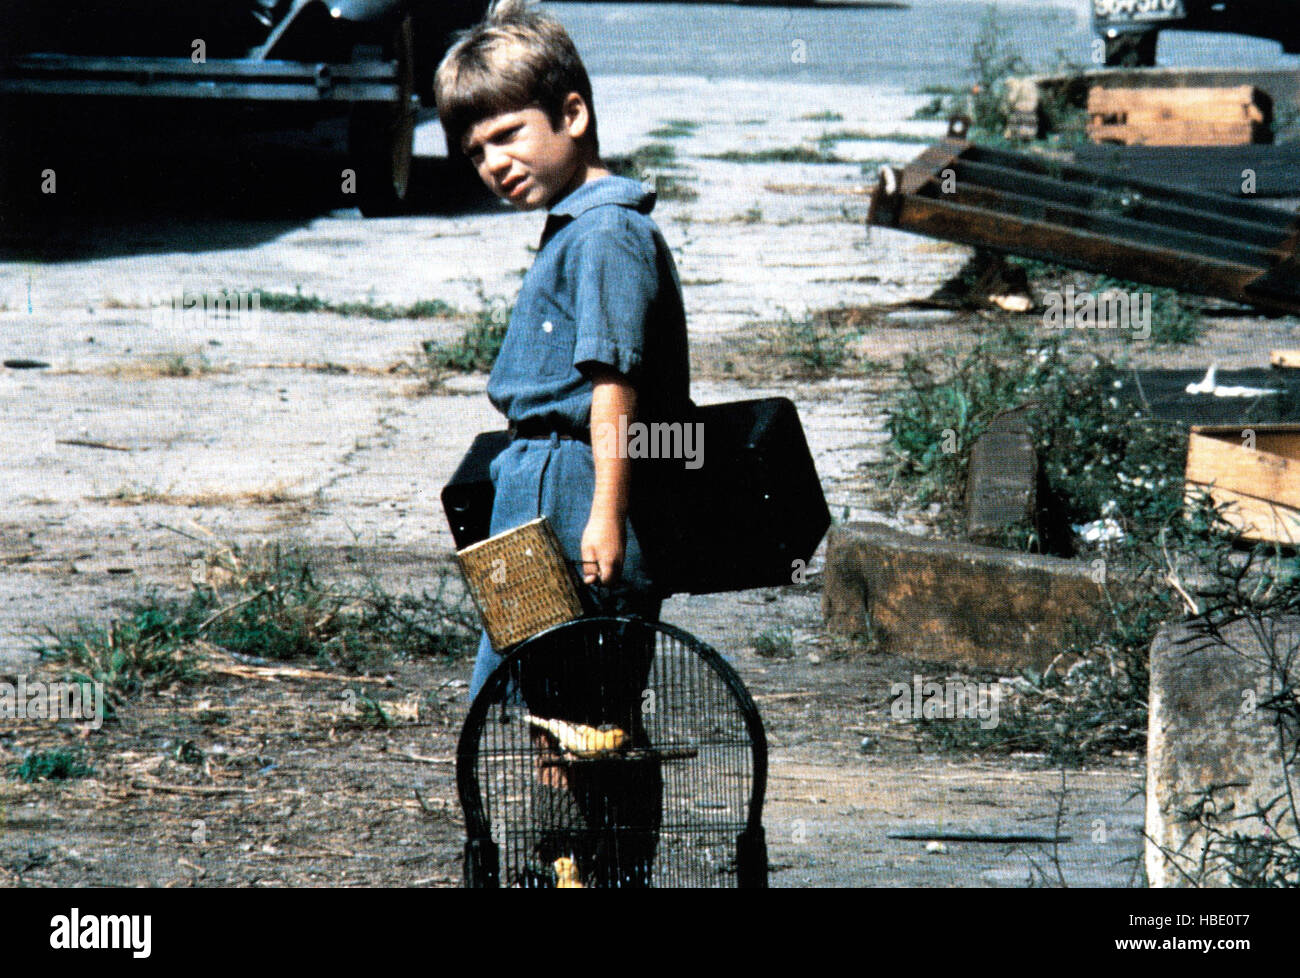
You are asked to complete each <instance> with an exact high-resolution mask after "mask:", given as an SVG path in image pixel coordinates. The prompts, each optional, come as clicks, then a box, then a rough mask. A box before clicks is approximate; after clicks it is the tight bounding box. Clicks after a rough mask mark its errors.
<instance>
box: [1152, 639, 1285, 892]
mask: <svg viewBox="0 0 1300 978" xmlns="http://www.w3.org/2000/svg"><path fill="white" fill-rule="evenodd" d="M1265 624H1266V625H1267V626H1268V627H1269V628H1271V629H1272V632H1273V640H1272V642H1271V644H1272V645H1273V647H1274V648H1275V649H1277V650H1278V651H1280V652H1281V653H1283V654H1284V655H1285V654H1286V653H1288V652H1290V654H1291V657H1292V659H1293V660H1294V659H1295V650H1296V649H1297V647H1298V646H1300V619H1287V620H1285V621H1282V622H1273V623H1268V622H1266V623H1265ZM1224 639H1225V640H1226V641H1225V642H1219V641H1216V640H1213V639H1210V638H1207V637H1205V636H1197V635H1195V633H1193V632H1192V631H1191V630H1190V629H1189V628H1188V627H1187V626H1186V625H1176V626H1167V627H1166V628H1164V629H1162V630H1161V631H1160V633H1159V634H1158V635H1157V636H1156V640H1155V642H1154V643H1152V646H1151V687H1150V704H1149V706H1150V712H1149V718H1148V730H1147V813H1146V835H1147V842H1146V870H1147V882H1148V883H1149V884H1150V885H1151V886H1157V887H1190V886H1195V885H1199V886H1228V885H1231V881H1230V879H1229V876H1228V874H1227V873H1226V872H1225V871H1224V867H1223V864H1222V863H1221V862H1220V861H1219V860H1217V859H1215V858H1214V857H1213V851H1214V849H1213V846H1210V855H1209V858H1205V857H1206V854H1207V845H1208V844H1209V843H1210V842H1211V839H1210V838H1208V837H1207V836H1208V834H1207V833H1206V832H1205V831H1204V830H1199V829H1196V828H1195V826H1194V825H1192V824H1189V823H1188V821H1187V820H1186V819H1185V818H1184V817H1182V816H1181V814H1180V813H1181V812H1185V811H1187V810H1188V809H1189V808H1191V807H1193V806H1195V805H1196V804H1197V803H1198V799H1200V798H1201V797H1203V796H1204V794H1205V793H1206V792H1207V791H1210V790H1211V789H1213V790H1212V793H1211V794H1210V798H1211V800H1212V803H1213V806H1214V809H1213V810H1214V811H1215V812H1217V813H1219V818H1217V819H1216V822H1215V824H1216V825H1217V826H1218V827H1219V828H1220V829H1221V830H1222V831H1224V832H1226V833H1228V834H1229V835H1230V834H1232V833H1233V832H1239V833H1241V834H1242V835H1249V836H1261V835H1265V834H1267V832H1268V829H1267V828H1266V826H1265V825H1264V824H1263V823H1262V822H1261V821H1260V820H1258V819H1255V818H1251V817H1249V813H1251V812H1253V811H1255V808H1256V806H1257V805H1258V804H1267V803H1268V802H1269V801H1270V800H1272V799H1274V798H1276V797H1278V796H1279V795H1282V794H1283V793H1284V792H1285V791H1286V781H1285V772H1284V771H1283V767H1282V756H1283V755H1282V750H1283V749H1284V745H1289V747H1290V749H1291V750H1294V747H1295V743H1296V734H1297V731H1295V730H1290V731H1287V730H1285V729H1282V730H1279V727H1278V714H1277V713H1276V712H1275V711H1273V710H1269V709H1265V708H1263V707H1261V706H1260V704H1263V703H1265V702H1267V701H1268V700H1269V699H1270V697H1272V696H1274V695H1276V694H1277V693H1278V692H1279V691H1280V690H1281V689H1282V686H1281V684H1280V679H1281V674H1280V670H1279V669H1270V667H1269V665H1268V657H1267V653H1266V651H1265V646H1264V645H1263V644H1262V643H1261V641H1260V637H1259V635H1258V634H1257V633H1256V631H1255V630H1254V629H1252V628H1251V626H1250V624H1249V623H1247V622H1237V623H1235V624H1234V625H1232V626H1230V627H1229V628H1226V629H1225V630H1224ZM1290 677H1291V678H1290V683H1291V684H1292V687H1294V684H1295V683H1296V682H1298V681H1300V664H1296V663H1294V661H1293V663H1292V666H1291V673H1290ZM1292 776H1293V777H1294V776H1295V772H1294V771H1293V772H1292ZM1278 835H1279V836H1280V837H1283V838H1287V837H1291V838H1294V837H1295V823H1294V821H1293V820H1292V818H1291V816H1289V815H1288V816H1287V817H1285V818H1284V819H1282V827H1281V831H1280V832H1279V833H1278ZM1203 861H1204V866H1202V862H1203Z"/></svg>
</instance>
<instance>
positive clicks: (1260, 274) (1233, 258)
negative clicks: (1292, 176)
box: [867, 126, 1300, 314]
mask: <svg viewBox="0 0 1300 978" xmlns="http://www.w3.org/2000/svg"><path fill="white" fill-rule="evenodd" d="M964 133H965V130H964V127H960V126H954V128H953V129H951V130H950V133H949V136H948V138H946V139H943V140H940V141H939V142H937V143H935V144H934V145H933V146H930V147H928V148H927V149H926V150H925V151H924V152H922V153H921V155H920V156H918V157H917V158H916V159H915V160H913V161H912V162H911V163H910V164H908V166H907V168H906V169H904V170H903V171H902V173H901V175H900V174H898V173H895V172H894V171H892V170H891V169H890V168H888V167H886V168H883V169H882V171H881V176H880V180H879V182H878V184H877V187H876V189H875V191H874V192H873V194H872V197H871V208H870V211H869V213H868V216H867V221H868V223H870V224H874V225H877V226H881V227H891V228H897V229H899V230H903V231H910V232H912V233H915V234H924V235H927V236H929V237H934V238H942V239H945V240H948V241H956V242H960V243H962V244H967V245H973V246H976V247H980V248H986V249H989V250H991V251H997V252H1002V253H1006V254H1016V255H1023V256H1026V257H1030V258H1037V259H1040V260H1042V261H1050V262H1056V263H1058V264H1061V265H1067V266H1069V267H1072V268H1080V269H1085V270H1087V271H1092V272H1101V273H1104V274H1108V275H1113V276H1115V277H1117V278H1122V279H1129V280H1132V281H1137V282H1144V283H1146V284H1149V285H1156V286H1169V287H1172V288H1176V289H1179V290H1181V291H1185V292H1190V293H1193V294H1197V295H1206V296H1217V297H1220V298H1225V299H1231V300H1233V301H1236V302H1241V303H1245V304H1247V305H1253V306H1256V307H1257V308H1260V309H1262V310H1265V311H1268V312H1274V313H1282V314H1300V218H1298V217H1297V216H1296V215H1294V214H1289V213H1287V212H1285V211H1281V210H1278V209H1276V208H1272V207H1267V206H1263V205H1260V204H1253V203H1248V202H1244V201H1240V200H1235V199H1233V198H1230V197H1221V196H1219V195H1217V194H1207V193H1201V192H1198V191H1193V190H1184V189H1181V188H1177V187H1169V186H1165V185H1162V184H1160V183H1158V182H1155V181H1150V180H1133V179H1129V178H1121V177H1118V176H1115V175H1114V174H1111V173H1107V172H1106V171H1104V170H1101V169H1092V168H1088V167H1081V166H1075V165H1071V164H1061V163H1055V162H1053V161H1051V160H1046V159H1042V158H1038V157H1034V156H1030V155H1029V154H1025V153H1012V152H1008V151H1005V150H994V149H989V148H987V147H982V146H977V145H975V144H973V143H970V142H967V141H966V140H965V139H963V138H961V136H963V135H964Z"/></svg>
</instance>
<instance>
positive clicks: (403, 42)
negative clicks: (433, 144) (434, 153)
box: [348, 14, 416, 217]
mask: <svg viewBox="0 0 1300 978" xmlns="http://www.w3.org/2000/svg"><path fill="white" fill-rule="evenodd" d="M385 53H386V56H387V57H389V58H390V59H392V60H394V61H396V62H397V98H396V100H395V101H394V102H392V103H391V104H389V105H382V106H377V107H376V106H358V107H357V108H356V109H355V110H354V111H353V113H352V118H351V120H350V124H349V127H348V154H349V156H350V157H351V160H352V165H353V168H354V169H355V170H356V191H357V206H358V207H359V208H360V209H361V213H362V214H363V215H365V216H366V217H391V216H393V215H395V214H401V213H403V212H404V210H405V209H406V206H407V201H408V200H409V199H410V187H411V164H412V160H413V158H414V155H415V121H416V107H415V31H414V28H413V26H412V20H411V15H410V14H407V15H406V16H405V17H403V18H402V20H401V22H400V23H399V24H398V25H397V28H396V29H395V30H394V32H393V37H392V39H391V41H390V44H389V49H388V50H387V51H386V52H385Z"/></svg>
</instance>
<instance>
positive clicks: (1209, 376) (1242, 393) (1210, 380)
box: [1184, 363, 1282, 397]
mask: <svg viewBox="0 0 1300 978" xmlns="http://www.w3.org/2000/svg"><path fill="white" fill-rule="evenodd" d="M1218 370H1219V365H1218V364H1217V363H1212V364H1210V369H1209V370H1207V371H1205V376H1204V377H1202V378H1201V379H1200V380H1199V381H1198V382H1197V383H1195V384H1188V385H1187V386H1186V387H1185V388H1184V390H1186V391H1187V393H1188V394H1213V395H1214V396H1215V397H1263V396H1264V395H1266V394H1280V393H1282V392H1281V391H1279V390H1277V389H1275V388H1272V387H1243V386H1241V385H1240V384H1233V385H1227V386H1225V385H1223V384H1220V383H1219V382H1218V380H1217V374H1218Z"/></svg>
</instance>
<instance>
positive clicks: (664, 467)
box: [442, 397, 831, 595]
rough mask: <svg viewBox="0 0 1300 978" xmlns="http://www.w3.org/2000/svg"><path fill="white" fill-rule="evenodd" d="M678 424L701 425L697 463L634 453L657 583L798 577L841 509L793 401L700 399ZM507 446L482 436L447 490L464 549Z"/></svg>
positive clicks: (725, 584) (727, 583)
mask: <svg viewBox="0 0 1300 978" xmlns="http://www.w3.org/2000/svg"><path fill="white" fill-rule="evenodd" d="M680 423H682V424H699V425H701V426H702V427H701V428H699V429H695V430H696V431H699V432H700V433H701V435H702V441H701V442H700V444H699V445H694V443H692V445H693V447H694V448H695V449H696V450H698V449H699V448H702V452H700V456H699V459H700V462H701V463H702V464H700V465H699V466H698V467H697V468H688V467H687V465H688V463H689V462H690V460H689V459H684V458H671V459H662V458H660V459H654V458H640V459H636V458H634V466H635V468H634V475H633V490H632V491H633V498H632V501H631V507H630V512H629V518H630V519H631V521H632V525H633V527H634V528H635V530H636V534H637V538H638V539H639V540H640V541H641V547H642V550H643V552H644V556H645V562H646V568H647V571H648V572H649V575H650V576H651V578H652V579H653V580H654V582H655V585H656V587H657V588H658V589H659V590H660V591H661V592H662V593H663V594H664V595H669V594H682V593H689V594H713V593H717V592H720V591H739V590H744V589H747V588H756V587H774V586H777V585H782V584H791V583H794V582H796V581H798V580H799V571H800V569H801V567H802V566H804V565H806V563H807V561H808V560H809V559H810V558H811V557H812V554H813V551H815V550H816V549H817V545H818V544H819V543H821V540H822V537H823V536H825V534H826V530H827V529H828V528H829V527H830V523H831V516H830V510H829V509H828V508H827V506H826V498H825V496H824V495H823V494H822V488H821V482H820V481H819V480H818V478H817V469H816V467H815V466H814V465H813V459H812V453H811V452H810V451H809V450H808V442H807V440H806V439H805V438H804V433H803V426H802V425H801V424H800V423H799V414H798V411H797V410H796V409H795V406H794V403H793V402H792V401H790V400H789V399H788V398H784V397H770V398H761V399H757V400H752V401H733V402H731V403H728V404H710V405H706V406H704V407H695V406H692V409H691V411H690V412H689V413H688V414H687V416H686V417H685V418H684V419H683V420H682V421H681V422H680ZM509 443H510V438H509V435H507V434H506V433H505V432H503V431H494V432H488V433H486V434H481V435H479V436H478V437H477V438H475V439H474V444H473V445H472V446H471V447H470V450H469V453H468V454H467V455H466V456H465V459H464V460H463V461H462V462H461V464H460V466H459V467H458V468H457V469H456V472H455V474H454V475H453V476H452V478H451V481H450V482H449V483H448V484H447V486H446V487H445V488H444V489H443V491H442V503H443V508H444V509H445V510H446V512H447V519H448V521H449V523H450V524H451V533H452V538H453V539H454V540H455V541H456V547H457V549H462V548H464V547H466V546H468V545H469V544H471V543H476V542H477V541H479V540H482V539H486V537H487V536H488V528H489V525H490V523H491V518H492V495H493V489H492V482H491V479H490V478H489V477H488V466H489V465H490V464H491V462H492V459H494V458H495V457H496V455H497V453H498V452H500V451H501V450H502V449H503V448H505V446H506V445H508V444H509ZM631 444H632V440H631V439H629V447H630V446H631ZM679 444H683V445H684V444H686V443H685V442H679Z"/></svg>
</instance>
